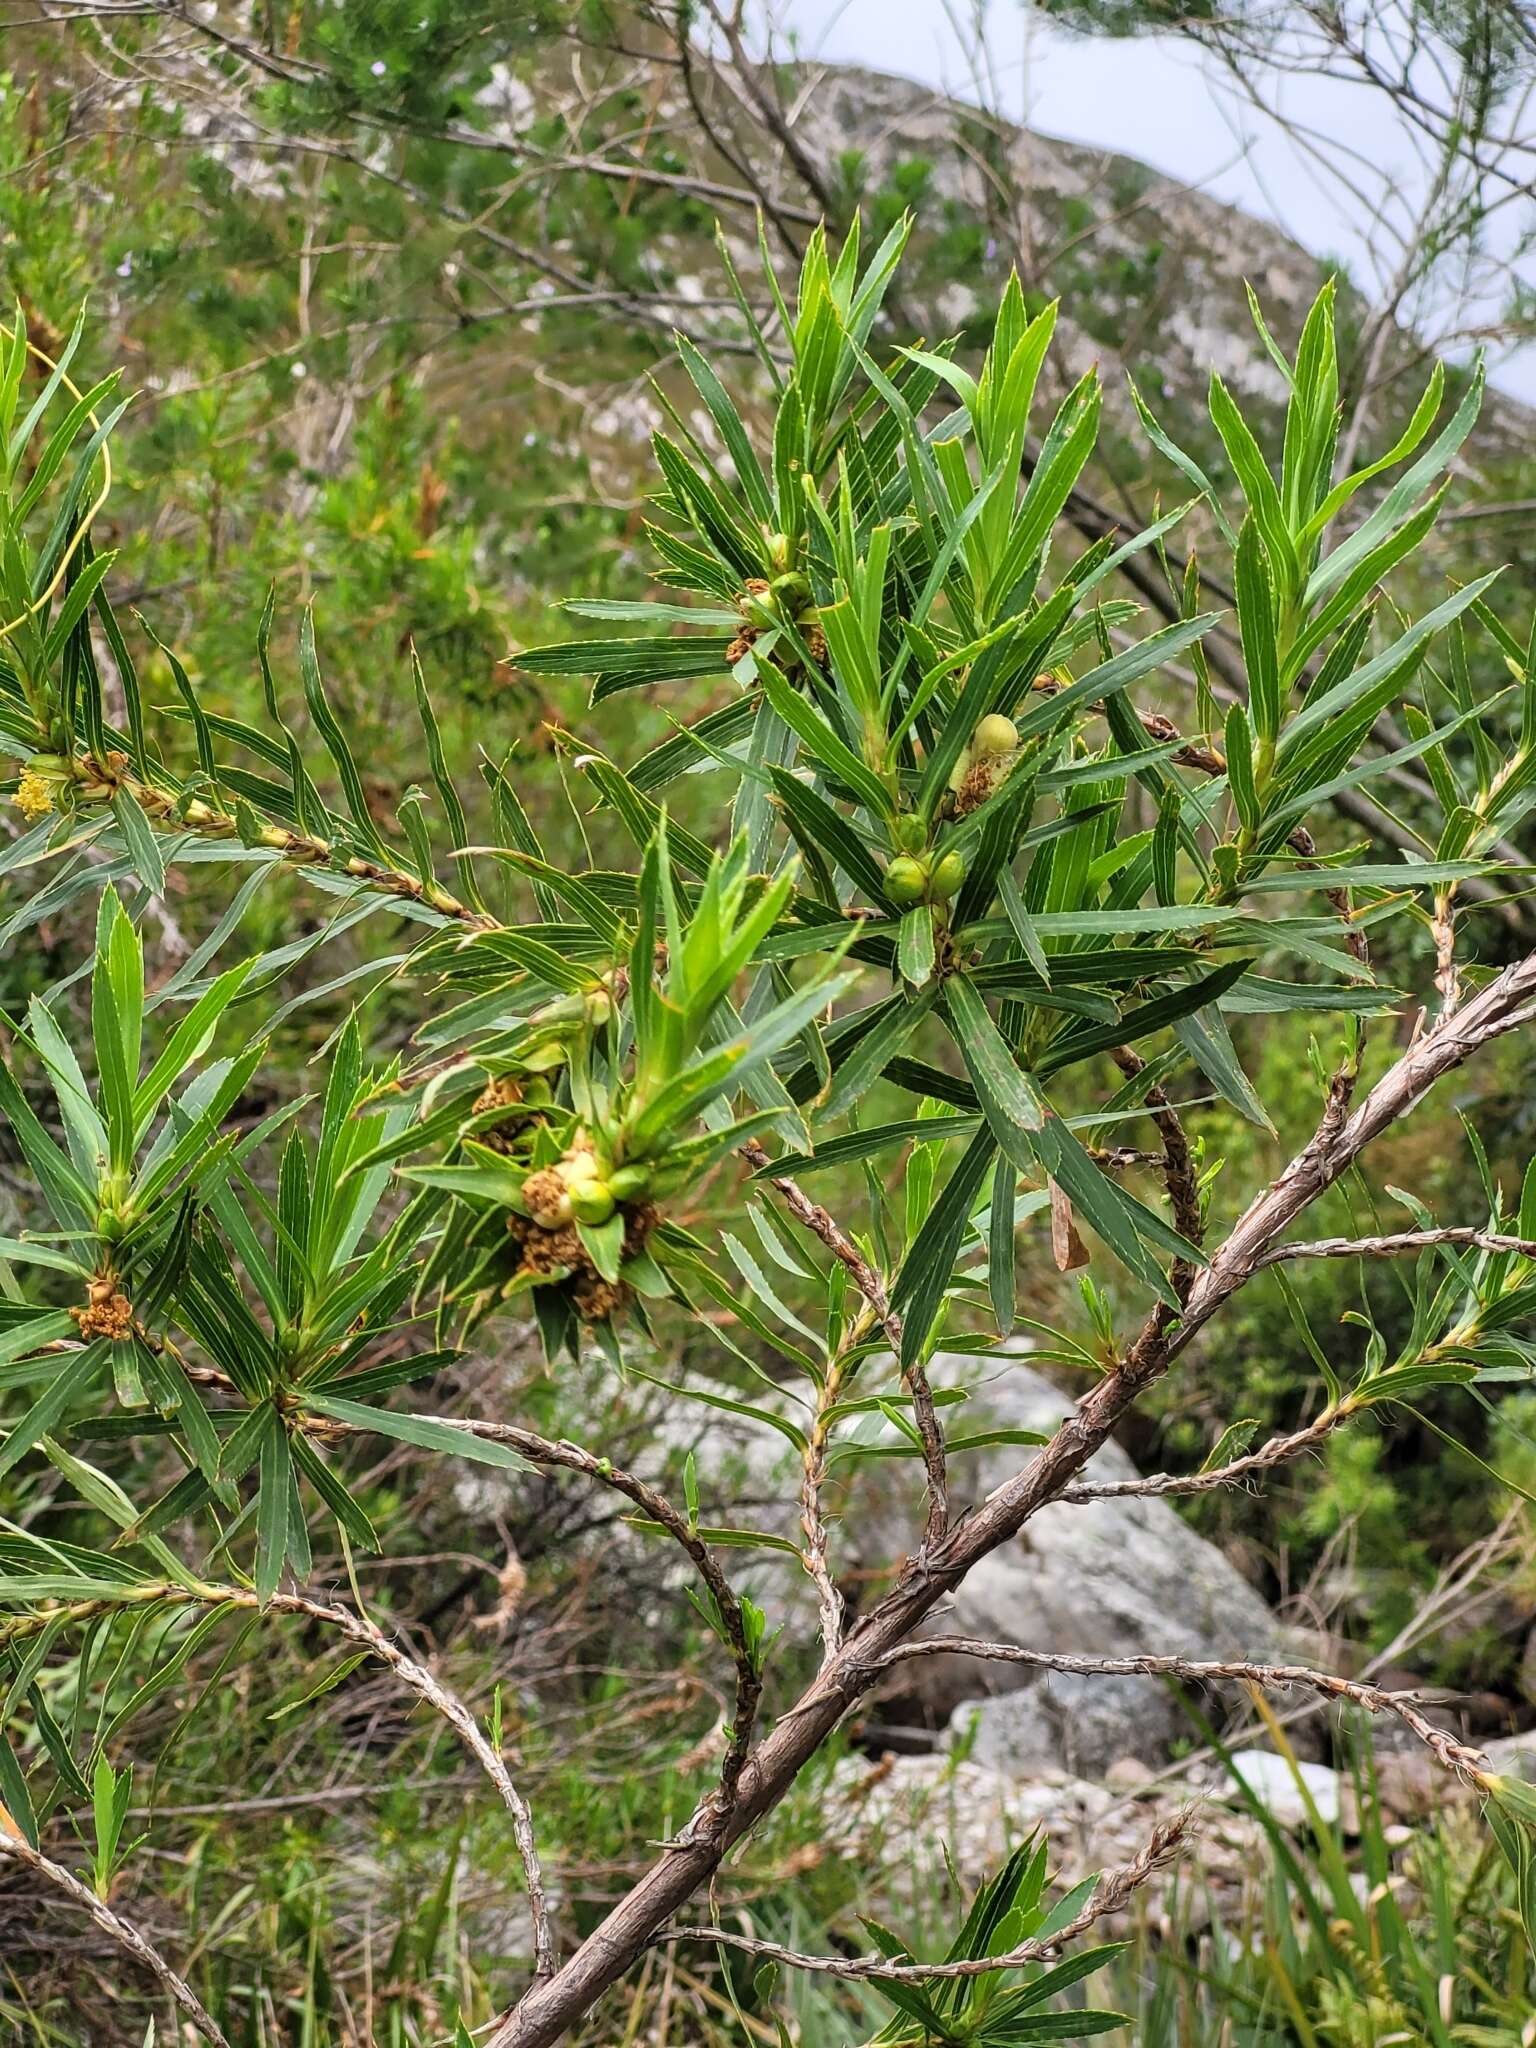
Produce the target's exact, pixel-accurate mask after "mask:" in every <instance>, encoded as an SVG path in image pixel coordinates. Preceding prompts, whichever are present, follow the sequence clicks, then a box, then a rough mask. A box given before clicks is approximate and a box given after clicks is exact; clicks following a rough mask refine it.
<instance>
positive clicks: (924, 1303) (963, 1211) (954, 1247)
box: [891, 1130, 997, 1366]
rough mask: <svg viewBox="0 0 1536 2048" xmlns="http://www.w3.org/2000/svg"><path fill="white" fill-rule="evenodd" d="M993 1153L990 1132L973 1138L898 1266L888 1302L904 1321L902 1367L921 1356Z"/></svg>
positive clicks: (993, 1143) (993, 1146) (994, 1150)
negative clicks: (890, 1302)
mask: <svg viewBox="0 0 1536 2048" xmlns="http://www.w3.org/2000/svg"><path fill="white" fill-rule="evenodd" d="M996 1150H997V1139H996V1138H995V1137H994V1136H993V1135H992V1132H991V1131H990V1130H981V1131H978V1132H977V1133H976V1135H975V1136H974V1137H973V1138H972V1140H971V1142H970V1144H969V1145H968V1146H967V1147H966V1150H965V1153H964V1156H963V1157H962V1158H961V1160H960V1162H959V1164H958V1165H957V1166H956V1167H955V1170H954V1172H953V1173H951V1175H950V1177H949V1179H948V1180H947V1181H946V1182H945V1184H944V1190H943V1192H942V1194H941V1195H940V1196H939V1199H938V1200H937V1201H936V1202H935V1203H934V1204H933V1207H932V1208H931V1209H930V1210H929V1211H928V1215H927V1217H926V1219H925V1220H924V1222H923V1225H922V1228H921V1229H920V1230H919V1231H918V1233H917V1236H916V1237H915V1238H914V1239H913V1241H912V1246H911V1249H910V1250H909V1251H908V1253H907V1256H906V1258H905V1259H904V1260H903V1262H902V1267H901V1271H900V1272H899V1273H898V1274H897V1276H896V1282H895V1285H894V1287H893V1288H892V1290H891V1301H892V1305H893V1306H894V1307H895V1308H897V1309H898V1310H899V1311H900V1312H901V1315H902V1319H903V1329H902V1343H901V1363H902V1365H903V1366H908V1365H911V1364H913V1363H914V1362H915V1361H916V1360H917V1359H919V1358H921V1356H922V1354H923V1348H924V1346H925V1345H926V1343H927V1341H928V1338H929V1335H930V1333H931V1331H932V1329H933V1323H934V1317H935V1316H936V1315H937V1313H938V1310H939V1306H940V1303H941V1302H942V1301H943V1299H944V1293H945V1289H946V1288H947V1287H948V1286H949V1281H950V1275H951V1274H952V1273H953V1271H954V1266H955V1256H956V1254H957V1253H958V1251H959V1249H960V1246H961V1244H962V1243H963V1242H964V1239H965V1234H966V1231H967V1229H968V1228H969V1225H970V1219H971V1207H972V1205H973V1203H974V1202H975V1200H976V1197H977V1195H978V1194H979V1193H980V1191H981V1184H982V1182H983V1180H984V1179H985V1178H986V1174H987V1168H988V1167H989V1166H990V1165H991V1164H992V1158H993V1155H994V1153H995V1152H996Z"/></svg>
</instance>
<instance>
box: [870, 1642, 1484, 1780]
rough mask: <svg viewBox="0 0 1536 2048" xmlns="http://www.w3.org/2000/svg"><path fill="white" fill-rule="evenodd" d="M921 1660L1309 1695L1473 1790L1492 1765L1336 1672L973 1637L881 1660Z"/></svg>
mask: <svg viewBox="0 0 1536 2048" xmlns="http://www.w3.org/2000/svg"><path fill="white" fill-rule="evenodd" d="M915 1657H982V1658H986V1659H988V1660H990V1661H991V1662H993V1663H999V1664H1024V1665H1027V1666H1028V1667H1029V1668H1030V1669H1031V1670H1034V1671H1064V1672H1071V1673H1073V1674H1074V1675H1075V1676H1078V1677H1083V1678H1186V1679H1188V1680H1189V1681H1190V1682H1191V1683H1192V1684H1197V1685H1206V1684H1213V1683H1215V1682H1217V1681H1220V1680H1228V1681H1236V1682H1238V1683H1240V1684H1246V1685H1257V1686H1262V1687H1264V1688H1265V1689H1266V1690H1273V1691H1280V1692H1287V1691H1289V1690H1290V1689H1291V1688H1292V1687H1297V1686H1300V1687H1305V1688H1307V1689H1308V1690H1309V1691H1312V1692H1316V1693H1321V1694H1322V1695H1323V1696H1324V1697H1325V1698H1327V1699H1336V1700H1348V1701H1350V1702H1351V1704H1352V1705H1354V1706H1357V1707H1362V1708H1363V1709H1364V1710H1365V1712H1366V1713H1368V1714H1391V1715H1393V1716H1395V1717H1396V1719H1397V1720H1399V1721H1401V1722H1402V1724H1403V1726H1404V1727H1405V1728H1407V1729H1409V1730H1410V1731H1411V1732H1412V1733H1413V1734H1414V1735H1415V1736H1417V1737H1418V1739H1419V1741H1420V1742H1422V1743H1423V1744H1424V1746H1425V1748H1426V1749H1428V1750H1430V1751H1431V1752H1432V1754H1433V1755H1434V1757H1435V1759H1436V1761H1437V1762H1438V1763H1440V1764H1442V1765H1443V1766H1444V1767H1445V1769H1446V1770H1448V1771H1451V1772H1453V1773H1454V1774H1455V1775H1456V1776H1457V1777H1458V1778H1461V1779H1463V1780H1464V1781H1465V1782H1466V1783H1467V1784H1469V1785H1476V1784H1478V1783H1479V1782H1480V1781H1479V1776H1478V1774H1479V1772H1486V1770H1487V1768H1488V1759H1487V1757H1486V1756H1485V1755H1484V1754H1483V1752H1482V1751H1481V1750H1479V1749H1471V1748H1469V1747H1468V1746H1467V1744H1465V1743H1462V1742H1458V1741H1457V1740H1456V1738H1455V1737H1454V1736H1452V1735H1448V1734H1447V1733H1446V1731H1445V1730H1444V1729H1443V1728H1437V1727H1436V1726H1435V1725H1434V1723H1433V1722H1432V1721H1429V1720H1426V1719H1425V1717H1424V1715H1423V1714H1422V1713H1420V1711H1419V1702H1420V1700H1421V1698H1422V1695H1421V1694H1419V1693H1417V1692H1393V1691H1389V1690H1387V1689H1386V1688H1385V1687H1383V1686H1379V1685H1368V1684H1366V1683H1364V1682H1363V1681H1361V1680H1359V1679H1353V1678H1340V1677H1338V1676H1337V1675H1336V1674H1335V1673H1333V1672H1331V1671H1313V1670H1310V1669H1308V1667H1307V1666H1305V1665H1303V1664H1259V1663H1253V1662H1249V1661H1248V1660H1246V1659H1242V1658H1231V1659H1213V1658H1191V1657H1072V1656H1066V1655H1058V1654H1057V1653H1056V1652H1054V1651H1051V1650H1025V1649H1021V1648H1020V1647H1019V1646H1018V1645H1017V1644H1016V1643H991V1642H983V1641H981V1640H979V1639H978V1638H976V1637H973V1636H925V1637H923V1638H921V1639H920V1640H918V1641H915V1642H909V1643H900V1644H898V1645H897V1647H896V1648H895V1649H893V1650H891V1651H889V1652H888V1653H887V1654H886V1655H885V1656H884V1657H882V1658H881V1660H880V1668H881V1669H882V1670H886V1669H889V1667H890V1666H891V1665H893V1664H905V1663H907V1662H909V1661H910V1660H911V1659H912V1658H915Z"/></svg>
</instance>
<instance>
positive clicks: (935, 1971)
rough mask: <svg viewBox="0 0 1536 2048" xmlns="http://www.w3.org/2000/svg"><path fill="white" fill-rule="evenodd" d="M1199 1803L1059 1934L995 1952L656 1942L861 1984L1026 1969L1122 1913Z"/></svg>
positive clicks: (695, 1936)
mask: <svg viewBox="0 0 1536 2048" xmlns="http://www.w3.org/2000/svg"><path fill="white" fill-rule="evenodd" d="M1198 1812H1199V1808H1198V1806H1186V1807H1183V1808H1181V1809H1180V1811H1179V1812H1178V1813H1175V1814H1173V1815H1171V1816H1170V1817H1169V1819H1167V1820H1165V1821H1162V1822H1160V1823H1159V1824H1158V1826H1157V1827H1155V1828H1154V1829H1153V1831H1152V1833H1151V1836H1150V1837H1149V1838H1148V1841H1147V1844H1146V1847H1145V1848H1143V1849H1142V1850H1141V1852H1140V1853H1139V1854H1138V1855H1137V1856H1136V1857H1135V1858H1134V1859H1133V1860H1132V1861H1131V1862H1130V1863H1127V1864H1125V1865H1123V1866H1122V1867H1121V1868H1120V1869H1119V1870H1116V1871H1114V1872H1112V1873H1111V1874H1110V1875H1109V1876H1108V1877H1102V1878H1100V1880H1099V1883H1098V1886H1097V1888H1096V1889H1095V1891H1094V1893H1093V1896H1092V1897H1091V1898H1090V1899H1089V1900H1088V1902H1087V1904H1086V1905H1085V1906H1084V1907H1083V1908H1082V1910H1081V1911H1080V1912H1079V1913H1078V1914H1077V1915H1076V1916H1075V1917H1074V1918H1073V1919H1071V1920H1069V1921H1068V1922H1067V1924H1066V1925H1065V1927H1062V1928H1059V1929H1058V1930H1057V1932H1056V1933H1055V1934H1047V1935H1036V1936H1035V1937H1034V1938H1033V1939H1032V1940H1029V1941H1021V1942H1020V1943H1019V1945H1018V1946H1017V1947H1016V1948H1011V1949H1007V1950H1005V1951H1004V1952H1003V1954H1001V1955H997V1956H967V1957H964V1958H963V1959H962V1960H961V1961H959V1962H953V1963H893V1962H889V1961H887V1959H886V1958H885V1957H883V1956H813V1955H806V1954H804V1953H803V1952H802V1951H801V1950H799V1949H793V1948H784V1947H782V1946H781V1945H780V1944H779V1943H778V1942H776V1941H758V1940H755V1939H754V1938H753V1936H751V1935H749V1934H736V1933H733V1932H732V1931H731V1930H730V1929H729V1928H725V1927H674V1928H672V1929H670V1930H669V1931H667V1932H665V1933H662V1934H658V1935H657V1936H656V1940H657V1942H674V1941H713V1942H719V1943H721V1944H723V1945H724V1946H725V1947H727V1948H734V1949H741V1950H743V1951H744V1952H745V1953H746V1954H747V1955H750V1956H755V1957H757V1958H758V1959H759V1960H760V1961H762V1962H767V1963H779V1964H782V1966H783V1967H784V1968H785V1969H787V1970H811V1971H815V1972H816V1973H817V1974H818V1975H821V1976H826V1977H845V1978H851V1979H855V1980H857V1981H860V1982H864V1981H868V1980H870V1979H874V1980H875V1981H877V1982H880V1983H886V1984H926V1983H931V1982H933V1981H934V1980H936V1979H937V1980H941V1981H949V1980H952V1979H954V1978H958V1977H984V1976H986V1975H987V1974H988V1973H989V1972H990V1971H992V1970H1022V1969H1026V1968H1027V1967H1028V1966H1029V1965H1030V1964H1031V1963H1039V1962H1044V1961H1046V1960H1047V1959H1048V1958H1049V1957H1051V1956H1054V1955H1059V1954H1060V1952H1061V1951H1062V1949H1064V1948H1066V1947H1067V1946H1068V1945H1069V1944H1070V1943H1071V1942H1074V1941H1075V1940H1076V1939H1077V1937H1078V1936H1079V1935H1080V1934H1086V1933H1087V1931H1088V1929H1089V1928H1090V1927H1092V1926H1093V1925H1094V1923H1095V1922H1096V1921H1098V1920H1102V1919H1104V1918H1106V1917H1107V1916H1108V1915H1109V1914H1111V1913H1118V1912H1119V1911H1120V1909H1121V1908H1122V1907H1123V1906H1124V1905H1125V1904H1126V1902H1127V1901H1128V1900H1129V1899H1130V1897H1131V1895H1132V1894H1133V1893H1134V1892H1136V1891H1138V1890H1139V1889H1140V1888H1141V1886H1142V1885H1144V1884H1145V1883H1146V1882H1147V1880H1148V1879H1149V1878H1150V1877H1152V1876H1153V1875H1154V1874H1155V1873H1156V1872H1157V1871H1158V1870H1160V1869H1162V1867H1163V1866H1164V1865H1165V1864H1167V1863H1170V1862H1171V1861H1172V1860H1173V1858H1174V1857H1175V1856H1177V1855H1178V1854H1179V1853H1180V1852H1181V1851H1182V1849H1183V1847H1184V1844H1185V1842H1186V1840H1187V1839H1188V1837H1189V1835H1190V1832H1191V1830H1192V1829H1193V1827H1194V1823H1195V1818H1196V1815H1197V1814H1198Z"/></svg>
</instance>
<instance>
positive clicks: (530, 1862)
mask: <svg viewBox="0 0 1536 2048" xmlns="http://www.w3.org/2000/svg"><path fill="white" fill-rule="evenodd" d="M240 1604H248V1605H254V1604H255V1598H254V1595H251V1596H248V1597H247V1596H243V1598H242V1603H240ZM270 1604H271V1605H272V1606H273V1607H277V1608H281V1609H282V1610H283V1612H284V1613H287V1614H303V1615H307V1616H308V1617H309V1619H310V1620H312V1621H318V1622H321V1623H323V1624H324V1626H325V1627H327V1628H332V1629H335V1631H336V1632H337V1634H338V1635H342V1636H345V1637H346V1638H347V1640H348V1641H349V1642H353V1643H357V1644H359V1645H360V1646H361V1647H362V1648H364V1649H366V1650H367V1651H368V1653H369V1655H370V1656H373V1657H376V1658H377V1659H378V1660H379V1662H380V1663H381V1664H384V1665H387V1666H388V1668H389V1669H390V1670H391V1671H392V1672H393V1673H394V1674H395V1676H396V1678H398V1679H399V1681H400V1683H401V1684H402V1685H403V1686H404V1687H405V1688H406V1690H407V1691H408V1692H413V1693H415V1695H416V1696H417V1698H418V1699H420V1700H424V1701H425V1702H426V1704H427V1705H428V1706H429V1707H431V1709H432V1710H433V1712H434V1713H436V1714H440V1715H441V1716H442V1718H443V1719H444V1720H445V1721H446V1722H447V1723H448V1725H449V1727H450V1728H452V1729H453V1731H454V1733H455V1734H456V1735H457V1736H458V1738H459V1740H460V1741H461V1742H462V1743H463V1744H464V1747H465V1748H466V1749H467V1750H468V1751H469V1752H470V1754H471V1755H472V1756H473V1757H474V1759H475V1761H476V1763H478V1764H479V1766H480V1768H481V1769H482V1770H483V1771H484V1772H485V1775H486V1776H487V1777H488V1778H489V1779H490V1781H491V1783H492V1784H493V1785H494V1786H495V1787H496V1790H497V1791H498V1792H499V1793H500V1795H501V1801H502V1804H503V1805H504V1806H505V1807H506V1809H507V1811H508V1813H509V1814H510V1815H511V1816H512V1838H513V1840H514V1841H515V1842H516V1844H517V1853H518V1858H519V1860H520V1861H521V1863H522V1866H523V1884H524V1889H525V1890H526V1891H527V1893H528V1913H529V1917H530V1919H531V1920H532V1922H533V1955H534V1974H535V1975H536V1976H539V1977H548V1976H552V1975H553V1974H554V1970H555V1943H554V1936H553V1933H552V1931H551V1929H550V1922H549V1900H548V1898H547V1896H546V1894H545V1891H544V1874H543V1871H542V1869H541V1867H540V1864H539V1851H538V1844H537V1842H536V1841H535V1840H534V1833H533V1815H532V1813H531V1812H530V1810H529V1807H528V1802H527V1800H526V1799H524V1797H523V1795H522V1794H521V1793H520V1792H519V1791H518V1789H517V1787H516V1786H515V1785H514V1784H513V1782H512V1778H511V1774H510V1773H509V1772H508V1770H507V1767H506V1764H505V1762H504V1761H503V1759H502V1756H501V1753H500V1751H499V1750H498V1749H497V1748H496V1747H495V1746H494V1744H493V1743H491V1742H490V1741H489V1740H488V1739H487V1737H486V1735H485V1732H484V1730H483V1729H482V1728H481V1726H480V1723H479V1722H478V1721H477V1720H476V1718H475V1716H474V1715H473V1714H472V1713H471V1712H470V1710H469V1708H468V1707H467V1706H466V1705H465V1704H464V1702H463V1701H462V1700H461V1699H460V1698H459V1696H458V1694H457V1693H454V1692H450V1691H449V1689H448V1687H447V1686H445V1685H443V1684H442V1683H441V1682H440V1681H439V1680H438V1679H436V1678H434V1677H433V1675H432V1673H431V1672H430V1671H428V1670H427V1668H426V1666H425V1665H424V1664H418V1663H417V1662H416V1660H415V1658H414V1657H410V1656H407V1655H406V1653H405V1651H404V1650H402V1649H401V1648H400V1646H399V1645H398V1644H397V1643H394V1642H391V1640H390V1638H389V1637H388V1636H387V1635H385V1633H384V1631H383V1630H382V1629H381V1628H379V1627H378V1626H377V1625H376V1624H375V1623H373V1622H371V1621H369V1620H368V1619H367V1618H366V1616H364V1615H360V1614H351V1613H349V1612H348V1611H347V1610H346V1609H345V1608H343V1607H326V1606H323V1605H322V1604H321V1603H320V1602H319V1601H318V1600H310V1599H308V1598H306V1597H305V1596H304V1595H303V1594H301V1593H276V1594H274V1595H273V1597H272V1601H271V1603H270Z"/></svg>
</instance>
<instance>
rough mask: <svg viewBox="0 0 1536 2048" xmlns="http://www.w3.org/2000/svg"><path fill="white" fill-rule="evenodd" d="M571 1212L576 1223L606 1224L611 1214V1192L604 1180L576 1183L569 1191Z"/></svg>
mask: <svg viewBox="0 0 1536 2048" xmlns="http://www.w3.org/2000/svg"><path fill="white" fill-rule="evenodd" d="M571 1210H572V1213H573V1214H574V1215H575V1217H576V1220H577V1222H578V1223H592V1224H596V1223H606V1222H607V1221H608V1218H609V1217H610V1216H611V1215H612V1214H613V1190H612V1188H611V1187H609V1185H608V1183H607V1181H605V1180H582V1181H578V1182H577V1183H576V1185H575V1187H573V1188H572V1189H571Z"/></svg>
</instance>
